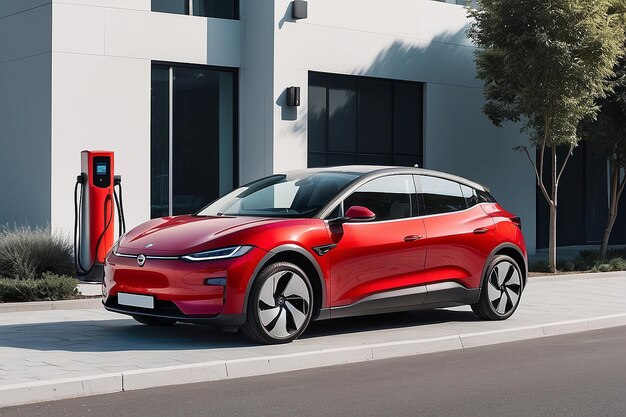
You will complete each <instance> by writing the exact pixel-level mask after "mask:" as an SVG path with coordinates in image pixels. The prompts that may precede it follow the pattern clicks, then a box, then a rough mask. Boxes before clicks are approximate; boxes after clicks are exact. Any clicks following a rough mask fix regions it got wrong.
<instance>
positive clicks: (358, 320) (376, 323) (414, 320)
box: [301, 309, 479, 339]
mask: <svg viewBox="0 0 626 417" xmlns="http://www.w3.org/2000/svg"><path fill="white" fill-rule="evenodd" d="M478 320H479V319H478V317H476V315H475V314H474V313H473V312H472V311H469V310H467V311H465V310H458V309H452V310H448V309H437V310H419V311H407V312H402V313H388V314H375V315H369V316H358V317H349V318H342V319H332V320H324V321H318V322H312V323H311V324H310V325H309V329H308V330H307V331H306V332H305V333H304V334H303V335H302V336H301V338H302V339H306V338H315V337H321V336H331V335H337V334H348V333H360V332H369V331H375V330H390V329H399V328H404V327H418V326H426V325H431V324H437V323H448V322H473V321H478Z"/></svg>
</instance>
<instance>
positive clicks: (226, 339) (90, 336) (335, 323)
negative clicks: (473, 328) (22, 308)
mask: <svg viewBox="0 0 626 417" xmlns="http://www.w3.org/2000/svg"><path fill="white" fill-rule="evenodd" d="M476 320H478V319H477V318H476V316H474V314H473V313H472V312H471V311H459V310H428V311H414V312H405V313H391V314H379V315H371V316H361V317H353V318H344V319H333V320H325V321H320V322H312V323H311V324H310V325H309V329H308V330H307V331H306V332H305V333H304V334H303V335H302V336H301V337H300V338H301V339H303V340H307V341H313V340H314V339H315V338H318V337H325V336H333V335H339V334H354V333H362V332H363V333H364V332H370V331H376V330H391V329H399V328H417V329H419V327H421V326H426V325H432V324H437V323H446V322H459V323H461V322H471V321H476ZM254 346H258V345H256V344H254V343H252V342H250V341H248V340H247V339H246V338H245V337H244V336H242V335H240V334H237V333H228V332H222V331H220V330H218V329H213V328H211V327H207V326H199V325H191V324H182V323H178V324H176V325H174V326H168V327H151V326H144V325H140V324H138V323H136V322H135V321H133V320H131V319H128V320H126V319H115V320H87V321H66V322H52V323H28V324H10V325H3V326H0V349H2V348H17V349H29V350H34V351H53V350H59V351H69V352H118V351H155V350H206V349H231V348H246V347H254Z"/></svg>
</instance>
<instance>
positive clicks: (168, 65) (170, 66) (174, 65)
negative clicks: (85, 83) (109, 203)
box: [148, 60, 240, 219]
mask: <svg viewBox="0 0 626 417" xmlns="http://www.w3.org/2000/svg"><path fill="white" fill-rule="evenodd" d="M155 67H163V68H165V69H167V71H168V83H169V91H168V184H167V186H168V216H173V215H174V214H173V212H174V201H173V200H174V178H173V177H174V172H173V171H174V155H173V151H174V146H173V145H174V130H173V122H174V119H173V118H174V70H175V69H181V68H184V69H200V70H212V71H220V72H230V73H232V74H233V97H232V101H233V108H232V111H233V125H232V129H233V139H232V140H233V143H232V153H233V154H232V169H233V172H232V183H233V190H234V189H237V188H239V186H240V184H239V180H240V179H239V136H240V134H239V69H238V68H233V67H219V66H215V65H199V64H186V63H178V62H169V61H156V60H153V61H151V62H150V78H151V80H150V83H151V88H152V71H153V69H154V68H155ZM150 106H151V110H150V111H151V115H150V128H151V130H150V149H152V102H151V103H150ZM148 176H149V178H150V205H152V194H151V193H152V161H151V163H150V167H149V171H148ZM231 191H232V190H231ZM225 194H227V193H225ZM220 197H222V195H218V196H217V197H216V199H217V198H220ZM150 218H151V219H152V218H158V217H152V210H151V213H150Z"/></svg>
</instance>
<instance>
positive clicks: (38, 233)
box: [0, 226, 74, 280]
mask: <svg viewBox="0 0 626 417" xmlns="http://www.w3.org/2000/svg"><path fill="white" fill-rule="evenodd" d="M72 250H73V245H72V242H70V240H69V239H67V238H65V237H63V236H61V235H58V234H53V233H51V232H50V229H49V228H41V227H36V228H31V227H29V226H18V227H14V228H7V227H4V228H2V229H1V230H0V276H3V277H6V278H9V279H10V278H12V279H24V280H28V279H31V280H33V279H40V278H41V277H42V276H43V274H44V272H51V273H53V274H57V275H73V274H74V260H73V254H72Z"/></svg>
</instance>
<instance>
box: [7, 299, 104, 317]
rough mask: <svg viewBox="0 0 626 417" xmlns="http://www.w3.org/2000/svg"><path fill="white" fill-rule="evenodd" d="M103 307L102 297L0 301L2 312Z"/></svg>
mask: <svg viewBox="0 0 626 417" xmlns="http://www.w3.org/2000/svg"><path fill="white" fill-rule="evenodd" d="M99 307H102V298H101V297H97V298H82V299H78V300H63V301H30V302H26V303H0V314H1V313H20V312H24V311H45V310H82V309H88V308H99Z"/></svg>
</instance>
